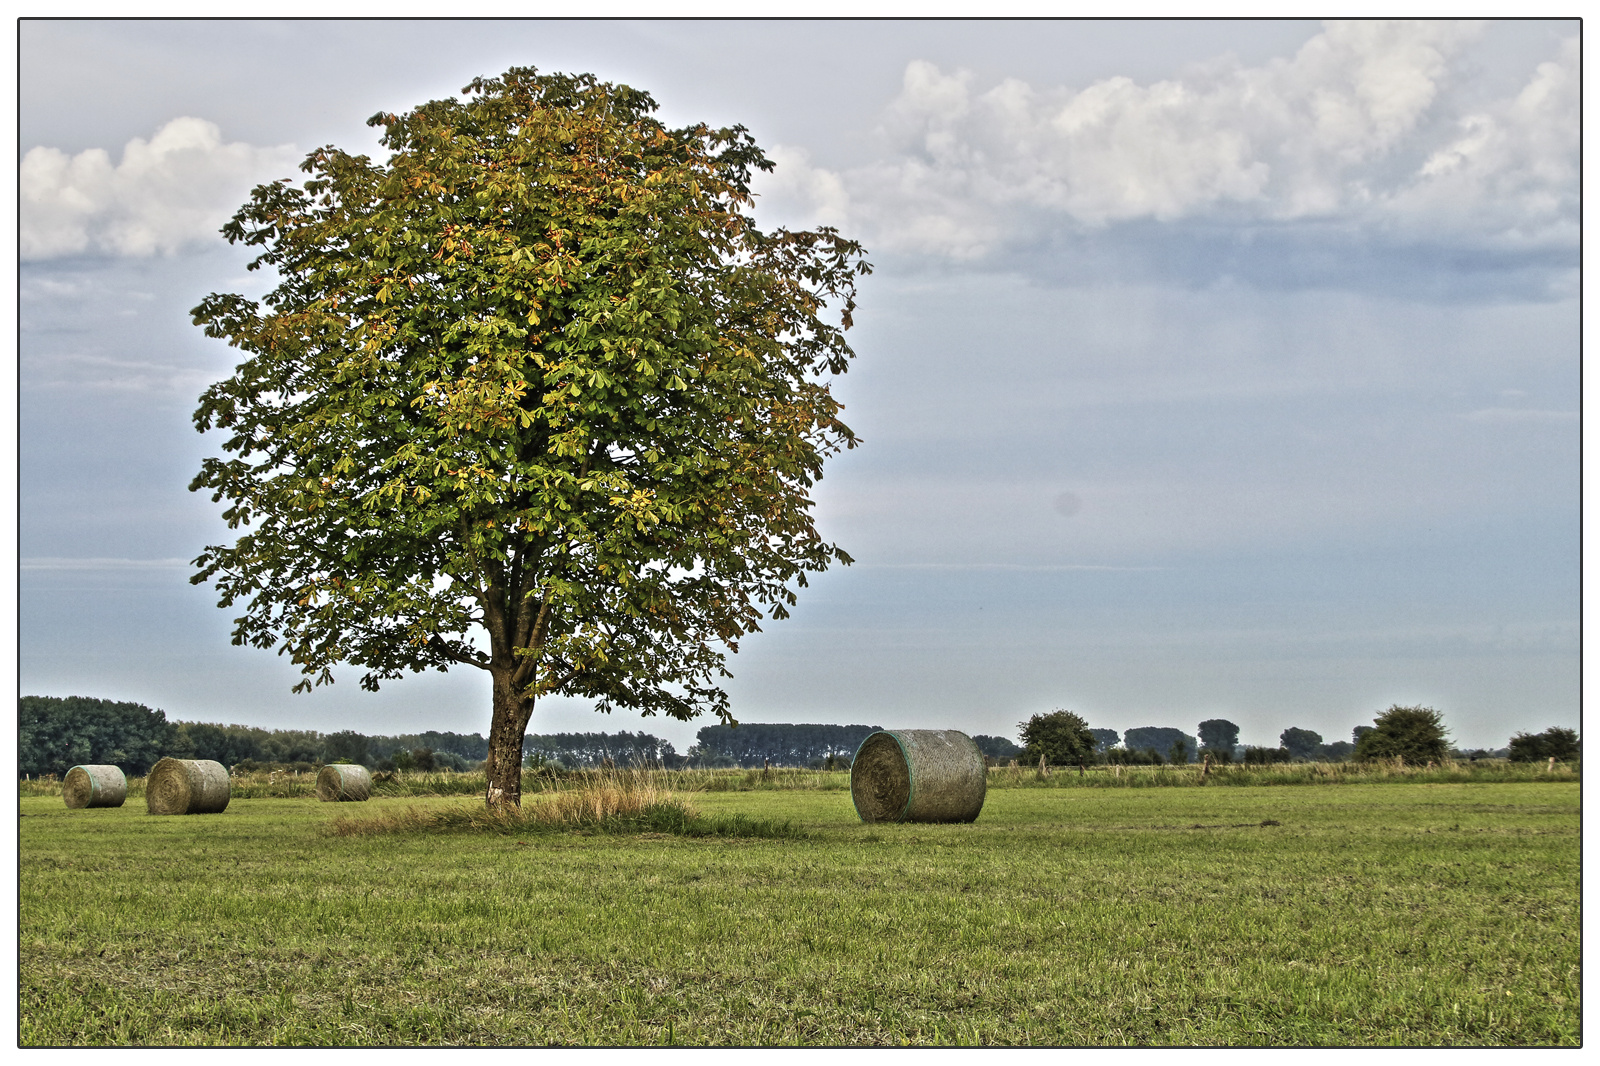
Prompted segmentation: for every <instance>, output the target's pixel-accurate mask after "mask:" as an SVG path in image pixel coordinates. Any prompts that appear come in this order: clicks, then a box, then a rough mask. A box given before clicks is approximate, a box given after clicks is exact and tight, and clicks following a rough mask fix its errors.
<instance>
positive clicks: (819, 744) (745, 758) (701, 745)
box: [689, 722, 882, 767]
mask: <svg viewBox="0 0 1600 1066" xmlns="http://www.w3.org/2000/svg"><path fill="white" fill-rule="evenodd" d="M880 728H882V727H881V726H875V725H790V724H775V723H771V722H741V723H740V724H739V725H738V726H736V727H735V726H726V725H708V726H705V727H703V728H702V729H701V730H700V731H699V732H698V733H696V734H695V735H694V739H695V743H694V746H693V747H691V748H690V749H689V761H690V764H691V765H694V766H745V767H751V766H763V765H765V764H767V763H769V762H770V763H772V765H774V766H809V765H811V764H812V763H815V762H826V761H827V760H828V759H829V758H830V757H831V758H833V759H834V760H835V762H836V763H837V762H838V761H839V760H840V759H841V758H842V759H846V760H848V759H849V758H850V757H851V756H853V755H854V754H855V753H856V749H857V748H859V747H860V746H861V742H862V741H863V740H866V739H867V737H869V736H871V735H872V734H873V733H876V732H878V730H879V729H880Z"/></svg>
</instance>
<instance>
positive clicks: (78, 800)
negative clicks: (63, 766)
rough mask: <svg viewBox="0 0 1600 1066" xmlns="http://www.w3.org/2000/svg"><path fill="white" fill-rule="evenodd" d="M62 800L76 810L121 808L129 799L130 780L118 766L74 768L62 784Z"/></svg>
mask: <svg viewBox="0 0 1600 1066" xmlns="http://www.w3.org/2000/svg"><path fill="white" fill-rule="evenodd" d="M61 798H62V799H64V800H66V801H67V806H68V807H71V808H73V809H74V810H77V809H78V808H80V807H120V806H122V801H123V800H125V799H127V798H128V779H127V778H126V777H124V776H123V774H122V768H121V767H118V766H74V767H73V768H72V769H70V770H68V771H67V776H66V778H65V779H64V780H63V781H62V782H61Z"/></svg>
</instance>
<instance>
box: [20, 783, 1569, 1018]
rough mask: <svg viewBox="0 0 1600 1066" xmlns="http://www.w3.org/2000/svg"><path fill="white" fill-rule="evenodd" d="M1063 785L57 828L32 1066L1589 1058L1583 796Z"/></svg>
mask: <svg viewBox="0 0 1600 1066" xmlns="http://www.w3.org/2000/svg"><path fill="white" fill-rule="evenodd" d="M757 773H759V772H757ZM724 776H726V777H728V778H729V779H730V780H733V779H734V778H733V775H724ZM1061 776H1067V775H1061ZM1073 776H1075V775H1073ZM1030 777H1031V775H1028V776H1025V777H1023V778H1021V779H1019V781H1018V782H1016V784H1017V785H1018V787H1014V788H1007V787H1005V783H1003V782H1000V781H996V782H994V784H996V785H998V786H999V787H996V788H994V789H993V790H992V791H991V793H990V795H989V799H988V802H987V804H986V806H985V809H984V813H983V815H982V817H981V818H980V819H979V821H978V822H977V823H975V824H973V825H961V826H918V825H872V826H868V825H862V824H861V823H860V822H859V821H857V819H856V816H855V813H854V811H853V809H852V808H851V806H850V801H849V797H848V794H847V793H845V792H844V791H843V790H841V789H838V788H834V787H828V786H824V787H801V788H797V789H777V788H770V787H762V782H760V781H759V779H757V780H756V781H754V782H753V785H752V788H751V789H750V790H721V789H705V790H701V791H696V792H695V793H694V794H693V796H692V798H689V799H686V798H685V797H684V796H683V795H682V794H680V793H678V792H675V791H673V790H671V789H670V788H668V787H667V786H668V785H669V784H682V780H681V779H680V780H679V781H676V782H674V781H671V780H669V779H667V778H665V777H660V778H656V779H654V781H655V783H654V784H652V778H651V777H650V775H636V776H634V777H633V778H631V779H625V778H623V777H622V775H612V777H611V785H612V786H613V794H612V795H610V796H609V797H606V796H599V797H597V796H596V795H594V793H596V792H603V791H604V788H605V782H604V781H603V780H600V779H589V780H586V781H584V780H580V781H578V782H575V783H574V782H569V783H568V785H567V787H556V788H552V789H551V790H550V791H549V793H548V794H533V795H529V796H528V797H527V802H526V805H525V808H524V811H523V812H522V813H521V814H518V815H513V816H502V817H499V818H498V819H496V818H494V817H493V816H490V815H488V814H487V812H484V811H483V809H482V808H481V806H475V805H473V804H471V803H470V802H467V801H464V800H462V799H460V798H453V797H450V796H444V797H438V798H428V797H418V796H414V795H412V796H395V797H392V798H382V799H375V800H373V801H371V802H369V803H367V804H361V805H354V804H318V803H316V802H314V801H312V802H307V801H305V800H304V799H299V798H294V799H279V798H259V799H253V800H250V801H248V802H240V801H237V800H236V801H235V802H234V803H232V804H230V806H229V808H228V810H227V811H225V812H224V813H222V814H218V815H200V816H190V817H170V818H155V817H151V816H149V815H147V814H146V813H145V812H144V810H143V806H144V805H143V804H142V803H132V802H130V803H129V804H128V805H127V806H125V807H123V808H120V809H110V810H66V809H65V808H64V807H63V806H62V804H61V800H60V798H59V796H57V797H53V798H52V797H26V796H25V797H24V798H23V799H22V800H21V813H22V815H23V818H22V820H21V823H20V841H21V850H20V859H21V906H20V917H21V923H20V929H19V952H20V1003H19V1006H20V1014H19V1018H20V1038H21V1043H22V1044H23V1045H24V1046H38V1045H85V1044H92V1045H133V1044H154V1045H189V1044H195V1045H323V1046H326V1045H369V1046H370V1045H444V1044H451V1045H542V1044H560V1045H611V1046H616V1045H653V1044H663V1043H676V1044H687V1045H746V1046H771V1045H784V1044H800V1045H900V1044H913V1045H944V1044H981V1045H1012V1044H1035V1045H1038V1044H1048V1045H1150V1044H1156V1045H1171V1044H1177V1045H1233V1046H1241V1045H1279V1046H1282V1045H1294V1046H1324V1045H1339V1046H1353V1045H1405V1046H1418V1045H1429V1046H1435V1045H1479V1046H1504V1045H1567V1046H1571V1045H1575V1044H1576V1043H1577V1042H1578V1041H1579V1039H1580V1033H1579V982H1578V965H1579V932H1578V906H1579V899H1578V789H1577V786H1576V784H1575V782H1574V781H1571V780H1568V781H1562V780H1551V781H1509V782H1500V783H1487V784H1485V783H1474V782H1471V781H1468V782H1456V783H1449V782H1446V783H1420V784H1419V783H1415V782H1412V783H1408V784H1398V783H1368V784H1351V783H1344V784H1341V786H1340V787H1337V788H1285V787H1274V786H1265V785H1253V786H1252V785H1241V786H1239V787H1230V788H1203V789H1195V788H1079V787H1073V786H1071V785H1065V786H1059V785H1052V784H1050V779H1049V778H1045V779H1042V781H1036V784H1045V785H1050V787H1029V785H1028V781H1029V778H1030ZM585 793H588V794H585ZM357 808H359V809H357Z"/></svg>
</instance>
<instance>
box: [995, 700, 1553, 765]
mask: <svg viewBox="0 0 1600 1066" xmlns="http://www.w3.org/2000/svg"><path fill="white" fill-rule="evenodd" d="M1017 728H1018V730H1019V731H1020V733H1021V738H1022V743H1023V749H1022V751H1021V752H1019V753H1018V754H1015V755H1011V754H1006V755H1005V756H1003V757H1004V758H1016V759H1019V760H1020V761H1022V762H1025V763H1029V764H1031V763H1033V762H1036V761H1037V760H1038V759H1039V758H1040V757H1043V758H1044V759H1045V761H1046V762H1047V763H1052V764H1054V765H1057V766H1077V765H1086V764H1088V763H1090V762H1099V763H1113V764H1123V765H1127V764H1144V765H1150V764H1159V763H1186V762H1195V761H1197V760H1198V759H1200V758H1204V757H1206V756H1209V757H1210V758H1211V760H1212V761H1213V762H1217V763H1229V762H1234V761H1239V762H1244V763H1251V764H1265V763H1279V762H1343V761H1346V760H1350V759H1355V760H1358V761H1362V762H1367V761H1372V760H1376V759H1402V760H1404V761H1405V762H1408V763H1412V764H1416V765H1421V764H1425V763H1428V762H1439V761H1441V760H1443V759H1444V758H1446V757H1447V756H1451V755H1454V756H1456V757H1459V758H1473V759H1475V758H1479V757H1482V756H1486V755H1491V754H1500V755H1504V756H1506V757H1509V758H1510V759H1512V760H1513V761H1525V762H1526V761H1538V760H1543V759H1548V758H1554V759H1557V760H1558V761H1559V760H1569V759H1575V758H1577V757H1578V755H1579V753H1580V745H1579V742H1578V734H1577V732H1576V731H1575V730H1571V729H1561V728H1557V727H1554V726H1552V727H1551V728H1550V729H1547V730H1545V731H1544V732H1543V733H1538V734H1531V735H1530V734H1527V733H1518V734H1516V735H1515V736H1514V737H1512V739H1511V743H1510V745H1509V746H1508V748H1507V749H1506V750H1505V751H1503V752H1498V753H1490V752H1482V751H1474V752H1461V751H1457V750H1455V749H1452V748H1451V747H1450V745H1449V741H1448V732H1447V730H1446V728H1445V725H1444V720H1443V716H1441V715H1440V714H1439V712H1438V711H1436V710H1434V709H1432V708H1431V707H1400V706H1394V707H1390V708H1389V709H1388V710H1387V711H1384V712H1383V713H1382V714H1380V715H1378V716H1377V717H1376V718H1375V719H1374V720H1373V724H1372V725H1361V726H1356V727H1355V729H1354V730H1353V731H1352V734H1351V738H1350V739H1349V740H1336V741H1333V742H1331V743H1324V742H1323V739H1322V735H1321V734H1320V733H1317V732H1315V731H1313V730H1310V729H1301V728H1298V727H1293V726H1292V727H1290V728H1288V729H1285V730H1284V731H1283V732H1282V733H1280V734H1279V736H1278V746H1277V747H1275V748H1268V747H1256V746H1252V745H1241V744H1240V743H1239V727H1238V726H1237V725H1236V724H1234V723H1233V722H1230V721H1228V720H1227V719H1225V718H1212V719H1208V720H1206V721H1204V722H1201V723H1200V726H1199V729H1198V733H1199V736H1198V738H1197V737H1193V736H1190V735H1189V734H1187V733H1185V732H1183V731H1182V730H1180V729H1174V728H1171V727H1165V726H1141V727H1138V728H1135V729H1129V730H1127V731H1126V732H1125V733H1123V734H1122V735H1121V736H1120V737H1119V736H1118V734H1117V731H1116V730H1114V729H1094V728H1091V727H1090V726H1089V724H1088V722H1086V721H1085V720H1084V719H1083V718H1082V717H1081V716H1079V715H1077V714H1074V713H1072V712H1071V711H1065V710H1056V711H1051V712H1050V713H1048V714H1036V715H1034V716H1033V717H1032V718H1030V719H1029V720H1028V721H1026V722H1022V723H1019V725H1018V727H1017ZM982 739H983V740H987V741H993V740H995V739H997V738H992V737H985V738H982ZM1119 744H1120V746H1118V745H1119ZM981 746H982V745H981V744H980V747H981ZM984 754H986V755H989V754H991V752H990V751H989V750H987V749H985V751H984ZM994 757H996V758H1000V757H1002V756H999V755H998V754H995V755H994Z"/></svg>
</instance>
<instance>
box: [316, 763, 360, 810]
mask: <svg viewBox="0 0 1600 1066" xmlns="http://www.w3.org/2000/svg"><path fill="white" fill-rule="evenodd" d="M371 797H372V775H371V774H369V773H367V768H366V767H365V766H356V765H354V764H351V763H329V764H328V765H327V766H324V767H323V768H322V771H321V772H320V773H318V774H317V799H319V800H321V801H322V802H323V803H340V802H347V801H351V800H354V801H356V802H360V801H363V800H367V799H370V798H371Z"/></svg>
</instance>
